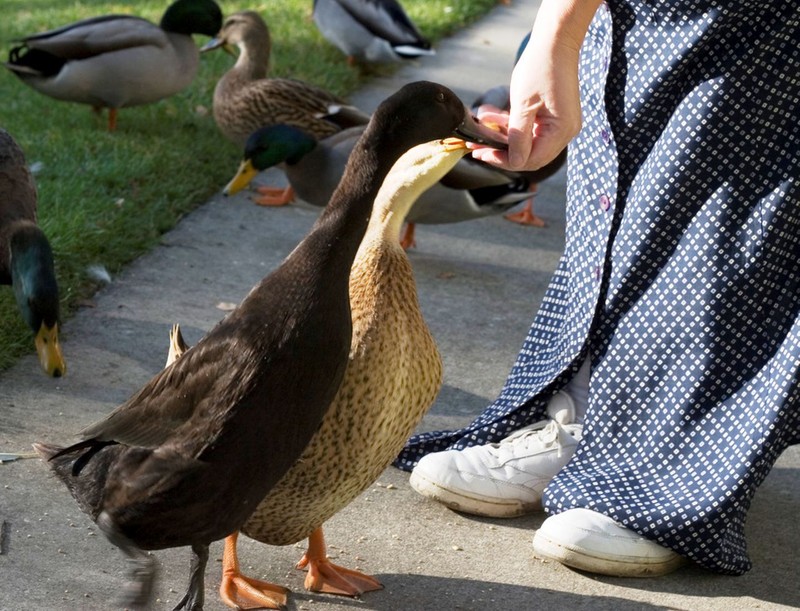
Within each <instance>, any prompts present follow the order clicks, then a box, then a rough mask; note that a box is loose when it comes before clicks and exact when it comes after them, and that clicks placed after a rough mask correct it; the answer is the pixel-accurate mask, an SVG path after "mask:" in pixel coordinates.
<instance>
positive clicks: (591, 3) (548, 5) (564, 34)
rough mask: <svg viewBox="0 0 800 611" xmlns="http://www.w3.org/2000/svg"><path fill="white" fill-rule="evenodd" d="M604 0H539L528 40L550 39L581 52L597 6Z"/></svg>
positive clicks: (559, 44)
mask: <svg viewBox="0 0 800 611" xmlns="http://www.w3.org/2000/svg"><path fill="white" fill-rule="evenodd" d="M602 3H603V0H542V3H541V5H540V7H539V11H538V12H537V13H536V19H535V20H534V24H533V30H532V35H531V39H532V40H543V41H544V40H549V41H553V42H554V43H556V44H557V45H558V46H561V47H567V48H570V49H572V50H574V51H576V52H577V51H580V48H581V45H582V44H583V39H584V37H585V36H586V32H587V31H588V29H589V24H590V23H591V22H592V19H593V18H594V14H595V13H596V12H597V9H598V7H599V6H600V5H601V4H602Z"/></svg>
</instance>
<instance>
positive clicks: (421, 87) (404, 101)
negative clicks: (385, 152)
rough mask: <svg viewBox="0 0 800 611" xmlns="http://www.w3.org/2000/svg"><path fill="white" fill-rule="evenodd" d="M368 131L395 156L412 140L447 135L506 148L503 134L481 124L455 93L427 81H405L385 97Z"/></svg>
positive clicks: (406, 147) (404, 149)
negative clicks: (392, 151) (379, 139)
mask: <svg viewBox="0 0 800 611" xmlns="http://www.w3.org/2000/svg"><path fill="white" fill-rule="evenodd" d="M368 134H371V135H372V136H373V137H374V136H375V135H376V134H378V135H380V137H381V142H382V146H384V147H387V148H396V149H397V155H396V157H394V158H395V159H396V158H398V157H399V156H400V155H401V154H402V153H404V152H405V151H407V150H408V149H409V148H411V147H412V146H415V145H416V144H420V143H422V142H427V141H430V140H435V139H441V138H447V137H448V136H455V137H458V138H461V139H463V140H466V141H467V142H474V143H478V144H484V145H487V146H493V147H495V148H502V149H505V148H508V141H507V138H506V137H505V136H504V135H503V134H500V133H499V132H497V131H495V130H492V129H491V128H489V127H487V126H485V125H481V124H480V123H479V122H478V120H477V119H475V118H474V117H473V116H472V113H471V112H470V110H469V109H468V108H467V107H466V106H465V105H464V103H463V102H462V101H461V100H460V99H459V98H458V96H456V94H455V93H453V92H452V91H451V90H450V89H448V88H447V87H445V86H444V85H440V84H438V83H432V82H430V81H416V82H414V83H409V84H407V85H405V86H403V87H401V88H400V89H399V90H398V91H397V92H396V93H395V94H393V95H391V96H390V97H388V98H386V99H385V100H384V101H383V102H382V103H381V104H380V106H378V108H377V110H376V111H375V114H374V115H373V116H372V120H371V121H370V124H369V126H368V127H367V130H366V132H365V134H364V135H365V136H367V135H368Z"/></svg>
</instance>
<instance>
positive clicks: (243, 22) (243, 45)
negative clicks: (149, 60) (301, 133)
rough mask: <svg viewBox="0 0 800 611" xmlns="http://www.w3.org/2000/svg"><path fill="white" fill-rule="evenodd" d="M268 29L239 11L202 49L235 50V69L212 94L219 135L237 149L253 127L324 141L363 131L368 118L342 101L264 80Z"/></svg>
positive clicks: (292, 83) (290, 82) (299, 85)
mask: <svg viewBox="0 0 800 611" xmlns="http://www.w3.org/2000/svg"><path fill="white" fill-rule="evenodd" d="M271 44H272V42H271V38H270V33H269V28H268V27H267V24H266V23H265V22H264V20H263V19H262V18H261V16H260V15H259V14H258V13H256V12H255V11H240V12H238V13H233V14H232V15H230V16H229V17H228V18H227V19H226V20H225V22H224V23H223V24H222V29H221V30H220V32H219V34H217V36H216V38H215V39H214V40H212V41H210V42H209V43H208V44H207V45H205V46H204V47H203V51H209V50H211V49H216V48H218V47H224V48H225V49H231V48H232V47H234V46H235V47H238V49H239V57H238V58H237V60H236V64H235V65H234V66H233V67H232V68H231V69H230V70H228V71H227V72H226V73H225V74H224V75H223V76H222V77H221V78H220V79H219V82H218V83H217V86H216V88H215V89H214V120H215V121H216V123H217V127H219V129H220V131H221V132H222V133H223V135H224V136H225V137H226V138H228V139H229V140H231V141H232V142H234V143H235V144H237V145H239V146H244V143H245V140H246V139H247V137H248V136H249V135H250V134H251V133H253V132H254V131H255V130H256V129H258V128H259V127H264V126H265V125H273V124H276V123H286V124H289V125H295V126H297V127H300V128H302V129H304V130H306V131H307V132H308V133H310V134H311V135H313V136H314V137H315V138H324V137H326V136H330V135H331V134H334V133H336V132H338V131H339V130H340V129H342V128H343V127H349V126H352V125H365V124H366V123H367V122H368V121H369V115H368V114H367V113H364V112H362V111H360V110H358V109H357V108H355V107H353V106H351V105H348V104H347V103H346V102H345V101H344V100H343V99H342V98H340V97H338V96H335V95H333V94H332V93H330V92H328V91H326V90H324V89H322V88H320V87H316V86H314V85H311V84H309V83H305V82H303V81H298V80H295V79H288V78H271V77H268V76H267V71H268V68H269V61H270V53H271Z"/></svg>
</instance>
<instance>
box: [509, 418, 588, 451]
mask: <svg viewBox="0 0 800 611" xmlns="http://www.w3.org/2000/svg"><path fill="white" fill-rule="evenodd" d="M576 427H577V425H570V428H573V429H574V428H576ZM573 439H574V437H573V435H571V434H570V431H568V430H567V429H566V428H565V427H564V426H563V425H562V424H560V423H559V422H557V421H555V420H543V421H541V422H537V423H536V424H531V425H530V426H526V427H524V428H521V429H519V430H518V431H515V432H514V433H512V434H511V435H509V436H508V437H506V438H505V439H503V440H502V441H501V442H500V443H498V444H494V445H495V446H496V447H500V446H504V445H507V444H513V445H514V446H516V447H521V448H524V449H529V448H530V447H531V446H532V445H537V446H539V447H543V448H548V447H553V446H555V447H556V450H557V454H556V455H557V456H561V454H562V452H563V450H564V448H565V447H567V446H568V445H572V442H573Z"/></svg>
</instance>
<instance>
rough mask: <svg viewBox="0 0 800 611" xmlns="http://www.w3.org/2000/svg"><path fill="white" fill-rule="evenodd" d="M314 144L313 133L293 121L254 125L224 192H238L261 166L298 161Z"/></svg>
mask: <svg viewBox="0 0 800 611" xmlns="http://www.w3.org/2000/svg"><path fill="white" fill-rule="evenodd" d="M316 146H317V141H316V140H315V139H314V137H313V136H312V135H310V134H308V133H306V132H305V131H303V130H302V129H300V128H298V127H294V126H292V125H285V124H283V123H281V124H278V125H270V126H269V127H262V128H260V129H257V130H256V131H254V132H253V133H252V134H250V137H249V138H247V142H245V145H244V158H243V159H242V162H241V163H240V164H239V170H238V171H237V173H236V176H234V177H233V179H232V180H231V181H230V182H229V183H228V185H227V186H226V187H225V189H224V190H223V194H225V195H234V194H235V193H238V192H239V191H241V190H242V189H244V188H245V187H246V186H247V185H248V184H250V181H251V180H253V178H255V176H256V174H258V173H259V172H261V171H263V170H266V169H268V168H271V167H274V166H276V165H279V164H281V163H287V164H289V165H293V164H295V163H297V162H298V161H300V159H302V158H303V156H305V155H307V154H308V153H310V152H311V151H313V150H314V148H315V147H316Z"/></svg>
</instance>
